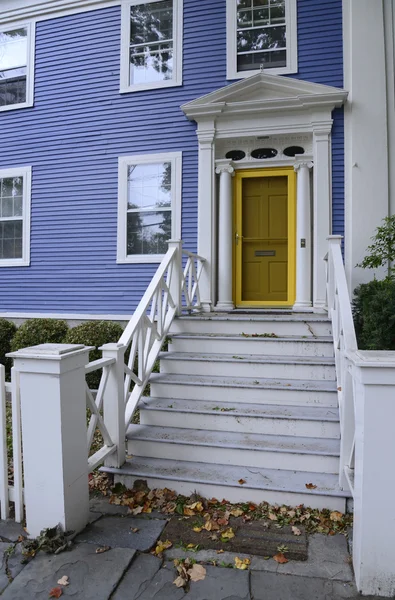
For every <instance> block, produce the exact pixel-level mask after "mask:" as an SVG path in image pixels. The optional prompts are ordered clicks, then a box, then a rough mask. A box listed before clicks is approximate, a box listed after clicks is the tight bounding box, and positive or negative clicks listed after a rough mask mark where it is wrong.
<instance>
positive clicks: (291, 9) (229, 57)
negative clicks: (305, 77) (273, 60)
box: [226, 0, 298, 79]
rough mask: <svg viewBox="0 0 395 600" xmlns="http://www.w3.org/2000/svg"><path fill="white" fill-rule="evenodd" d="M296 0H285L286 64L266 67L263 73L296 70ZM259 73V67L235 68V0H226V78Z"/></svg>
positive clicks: (288, 72) (294, 71) (281, 72)
mask: <svg viewBox="0 0 395 600" xmlns="http://www.w3.org/2000/svg"><path fill="white" fill-rule="evenodd" d="M296 2H297V0H285V27H286V32H287V46H286V55H287V65H286V66H285V67H277V68H276V67H273V68H270V67H267V68H265V73H266V72H267V73H270V74H271V75H285V74H291V73H297V72H298V36H297V6H296ZM257 73H259V69H253V70H250V71H238V70H237V1H236V0H226V78H227V79H244V78H246V77H251V76H252V75H256V74H257Z"/></svg>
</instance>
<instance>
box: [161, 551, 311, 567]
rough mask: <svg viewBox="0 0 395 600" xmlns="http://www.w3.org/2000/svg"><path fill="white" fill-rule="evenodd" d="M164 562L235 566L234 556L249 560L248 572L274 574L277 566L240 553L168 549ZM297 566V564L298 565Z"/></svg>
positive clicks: (262, 559) (272, 562) (272, 561)
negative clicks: (179, 560)
mask: <svg viewBox="0 0 395 600" xmlns="http://www.w3.org/2000/svg"><path fill="white" fill-rule="evenodd" d="M164 555H165V558H166V560H174V559H175V558H178V559H180V558H192V559H194V560H196V561H197V562H203V563H212V562H213V561H216V563H217V565H219V566H221V565H223V564H226V565H228V564H232V565H234V564H235V558H236V556H237V557H238V558H240V559H243V558H249V559H250V560H251V565H250V570H251V569H258V570H259V571H269V572H273V573H275V572H276V571H277V567H278V564H277V563H276V561H275V560H273V559H272V558H270V559H269V560H265V559H264V558H262V557H260V556H253V555H251V554H244V553H242V552H227V551H225V552H221V553H220V554H218V553H217V551H216V550H198V551H197V552H190V551H188V550H184V549H183V548H169V550H166V551H165V553H164ZM298 564H299V563H298Z"/></svg>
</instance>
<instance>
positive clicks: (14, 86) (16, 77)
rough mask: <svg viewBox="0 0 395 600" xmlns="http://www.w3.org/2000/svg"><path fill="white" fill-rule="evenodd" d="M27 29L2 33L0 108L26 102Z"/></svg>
mask: <svg viewBox="0 0 395 600" xmlns="http://www.w3.org/2000/svg"><path fill="white" fill-rule="evenodd" d="M26 73H27V29H26V27H25V28H21V29H13V30H10V31H3V32H0V106H8V105H12V104H20V103H22V102H26Z"/></svg>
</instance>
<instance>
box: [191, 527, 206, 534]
mask: <svg viewBox="0 0 395 600" xmlns="http://www.w3.org/2000/svg"><path fill="white" fill-rule="evenodd" d="M202 529H203V527H192V531H196V533H200V532H201V531H202Z"/></svg>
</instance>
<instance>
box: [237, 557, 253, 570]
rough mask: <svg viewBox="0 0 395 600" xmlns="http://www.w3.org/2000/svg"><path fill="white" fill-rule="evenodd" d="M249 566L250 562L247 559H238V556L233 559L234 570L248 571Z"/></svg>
mask: <svg viewBox="0 0 395 600" xmlns="http://www.w3.org/2000/svg"><path fill="white" fill-rule="evenodd" d="M250 564H251V561H250V559H249V558H239V557H238V556H236V558H235V569H241V570H242V571H245V570H246V569H248V567H249V566H250Z"/></svg>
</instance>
